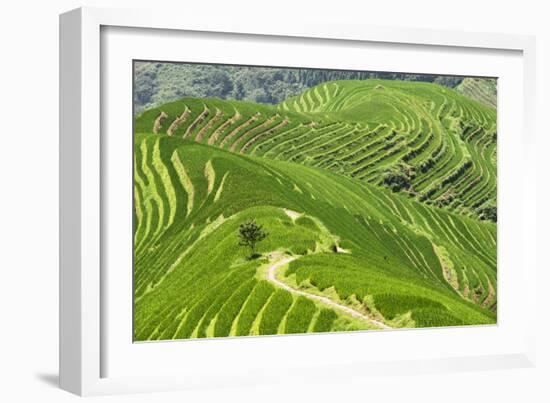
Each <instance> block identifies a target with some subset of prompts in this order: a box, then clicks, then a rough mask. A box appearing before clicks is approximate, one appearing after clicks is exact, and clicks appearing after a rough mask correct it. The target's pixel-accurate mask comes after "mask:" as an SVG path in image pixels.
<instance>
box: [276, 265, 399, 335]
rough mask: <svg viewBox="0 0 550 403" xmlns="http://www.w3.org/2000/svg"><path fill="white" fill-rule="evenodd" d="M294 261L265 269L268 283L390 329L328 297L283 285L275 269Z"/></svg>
mask: <svg viewBox="0 0 550 403" xmlns="http://www.w3.org/2000/svg"><path fill="white" fill-rule="evenodd" d="M295 259H296V258H295V257H292V256H289V257H285V258H282V259H280V260H276V261H275V262H273V263H271V265H270V266H269V267H268V269H267V279H268V280H269V281H270V282H272V283H273V284H275V285H276V286H278V287H281V288H282V289H284V290H286V291H288V292H290V293H292V294H295V295H301V296H304V297H307V298H310V299H314V300H316V301H319V302H322V303H323V304H325V305H328V306H330V307H331V308H334V309H337V310H339V311H342V312H345V313H347V314H348V315H351V316H353V317H354V318H358V319H361V320H364V321H367V322H369V323H371V324H373V325H375V326H377V327H379V328H381V329H391V327H390V326H388V325H386V324H385V323H382V322H380V321H378V320H376V319H372V318H370V317H368V316H367V315H365V314H363V313H361V312H359V311H356V310H355V309H353V308H350V307H349V306H346V305H342V304H339V303H337V302H334V301H333V300H331V299H330V298H328V297H323V296H321V295H316V294H311V293H309V292H306V291H303V290H297V289H295V288H292V287H290V286H289V285H288V284H285V283H283V282H282V281H280V280H278V279H277V277H276V276H275V274H276V272H277V269H278V268H279V267H282V266H284V265H286V264H288V263H290V262H292V261H293V260H295Z"/></svg>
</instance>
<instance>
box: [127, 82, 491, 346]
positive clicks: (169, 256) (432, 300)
mask: <svg viewBox="0 0 550 403" xmlns="http://www.w3.org/2000/svg"><path fill="white" fill-rule="evenodd" d="M495 119H496V116H495V111H494V109H490V108H488V107H486V106H483V105H481V104H479V103H478V102H475V101H472V100H471V99H468V98H466V97H463V96H461V95H459V94H458V93H456V92H455V91H453V90H449V89H446V88H443V87H440V86H438V85H435V84H425V83H408V82H400V81H381V80H364V81H337V82H331V83H326V84H321V85H320V86H318V87H314V88H312V89H311V90H309V91H306V92H305V93H303V94H302V95H301V96H298V97H295V98H290V99H288V100H287V101H285V102H283V103H282V104H280V105H279V106H269V105H260V104H254V103H247V102H241V101H222V100H218V99H193V98H185V99H182V100H180V101H177V102H173V103H169V104H165V105H162V106H161V107H159V108H155V109H150V110H148V111H145V112H144V113H142V114H141V115H139V116H138V117H137V118H136V120H135V127H134V131H135V133H136V134H135V136H134V141H135V149H134V201H135V203H134V205H135V208H134V234H135V236H134V296H135V306H134V329H135V334H134V338H135V340H137V341H144V340H160V339H182V338H198V337H219V336H228V335H231V336H242V335H259V334H281V333H304V332H326V331H338V330H355V329H380V328H382V329H385V328H400V327H427V326H428V327H430V326H452V325H466V324H492V323H495V322H496V314H495V312H496V306H497V295H496V289H497V286H496V278H497V272H496V224H495V223H494V222H492V221H490V220H480V219H479V216H482V217H483V214H484V213H485V211H486V210H484V208H485V207H487V206H491V205H495V198H496V166H495V165H496V161H495V158H496V155H495V153H496V131H495ZM402 176H405V177H404V178H403V177H402ZM451 194H452V197H451V196H450V195H451ZM483 218H487V217H483ZM251 219H254V220H256V221H257V222H258V223H259V224H261V225H262V226H263V227H265V228H266V229H267V231H268V232H269V236H268V237H267V238H266V239H265V240H264V241H262V242H261V243H259V244H258V253H259V255H258V257H257V258H249V257H248V255H249V254H248V252H247V250H245V249H244V248H242V247H240V246H239V245H238V238H237V231H238V228H239V225H240V224H242V223H243V222H245V221H247V220H251Z"/></svg>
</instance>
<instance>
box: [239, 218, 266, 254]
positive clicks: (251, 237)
mask: <svg viewBox="0 0 550 403" xmlns="http://www.w3.org/2000/svg"><path fill="white" fill-rule="evenodd" d="M268 235H269V234H268V233H267V232H265V231H264V230H263V229H262V226H261V225H258V224H256V220H248V221H247V222H245V223H243V224H241V225H240V226H239V245H240V246H247V247H249V248H250V257H254V256H255V255H256V244H257V243H258V242H260V241H263V240H264V239H265V237H267V236H268Z"/></svg>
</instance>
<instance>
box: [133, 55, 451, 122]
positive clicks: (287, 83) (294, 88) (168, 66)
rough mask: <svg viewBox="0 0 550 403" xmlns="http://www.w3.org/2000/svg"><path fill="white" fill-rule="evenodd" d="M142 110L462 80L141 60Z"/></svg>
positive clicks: (138, 100) (138, 88)
mask: <svg viewBox="0 0 550 403" xmlns="http://www.w3.org/2000/svg"><path fill="white" fill-rule="evenodd" d="M134 72H135V74H134V84H135V87H134V88H135V92H134V101H135V106H136V112H138V113H139V112H142V111H143V110H145V109H149V108H152V107H156V106H159V105H162V104H165V103H167V102H170V101H175V100H177V99H180V98H183V97H194V98H207V97H216V98H221V99H234V100H245V101H251V102H261V103H268V104H278V103H279V102H282V101H284V100H285V99H287V98H289V97H291V96H295V95H298V94H300V93H301V92H304V91H305V90H307V89H308V88H311V87H313V86H315V85H317V84H320V83H322V82H326V81H334V80H365V79H367V78H383V79H392V80H411V81H426V82H435V83H437V84H441V85H445V86H447V87H455V86H456V85H457V84H459V83H460V82H461V81H462V78H461V77H449V76H435V75H428V74H406V73H384V72H369V71H346V70H340V71H338V70H316V69H289V68H276V67H267V68H266V67H246V66H224V65H205V64H190V63H159V62H145V61H144V62H140V61H137V62H136V63H135V66H134Z"/></svg>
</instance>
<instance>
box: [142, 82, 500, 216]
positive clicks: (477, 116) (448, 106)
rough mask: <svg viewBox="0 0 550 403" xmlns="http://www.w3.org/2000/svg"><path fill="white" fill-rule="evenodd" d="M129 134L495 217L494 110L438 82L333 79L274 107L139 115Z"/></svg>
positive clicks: (200, 106) (199, 102)
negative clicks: (329, 175) (298, 167)
mask: <svg viewBox="0 0 550 403" xmlns="http://www.w3.org/2000/svg"><path fill="white" fill-rule="evenodd" d="M135 131H136V132H137V133H150V132H152V133H155V134H167V135H168V136H173V137H177V138H183V139H189V140H193V141H195V142H199V143H203V144H207V145H210V146H215V147H218V148H222V149H226V150H229V151H231V152H234V153H239V154H247V155H250V156H257V157H262V158H268V159H272V160H277V161H288V162H293V163H299V164H302V165H307V166H311V167H317V168H321V169H324V170H327V171H331V172H334V173H337V174H339V175H343V176H346V177H349V178H353V179H355V180H358V181H360V182H362V183H370V184H374V185H382V186H385V187H388V188H390V189H391V190H392V191H394V192H401V193H403V194H406V195H408V196H409V197H411V198H413V199H415V200H418V201H421V202H423V203H424V204H426V205H433V206H437V207H442V208H445V209H447V210H449V211H452V212H456V213H458V214H461V215H466V216H469V217H478V218H482V219H493V220H495V219H496V136H497V134H496V110H495V109H494V108H492V107H490V106H486V105H483V104H481V103H479V102H477V101H475V100H472V99H470V98H468V97H465V96H462V95H460V94H459V93H457V92H456V91H454V90H452V89H448V88H446V87H442V86H439V85H436V84H429V83H419V82H404V81H390V80H363V81H352V80H350V81H334V82H328V83H323V84H321V85H318V86H316V87H313V88H312V89H310V90H308V91H306V92H304V93H303V94H301V95H300V96H297V97H294V98H290V99H288V100H286V101H284V102H283V103H281V104H280V105H279V106H277V107H273V106H269V105H259V104H253V103H246V102H239V101H221V100H216V99H192V98H186V99H183V100H181V101H177V102H173V103H169V104H165V105H163V106H161V107H159V108H155V109H151V110H148V111H146V112H144V113H143V114H141V115H140V116H139V117H138V118H137V119H136V124H135Z"/></svg>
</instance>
